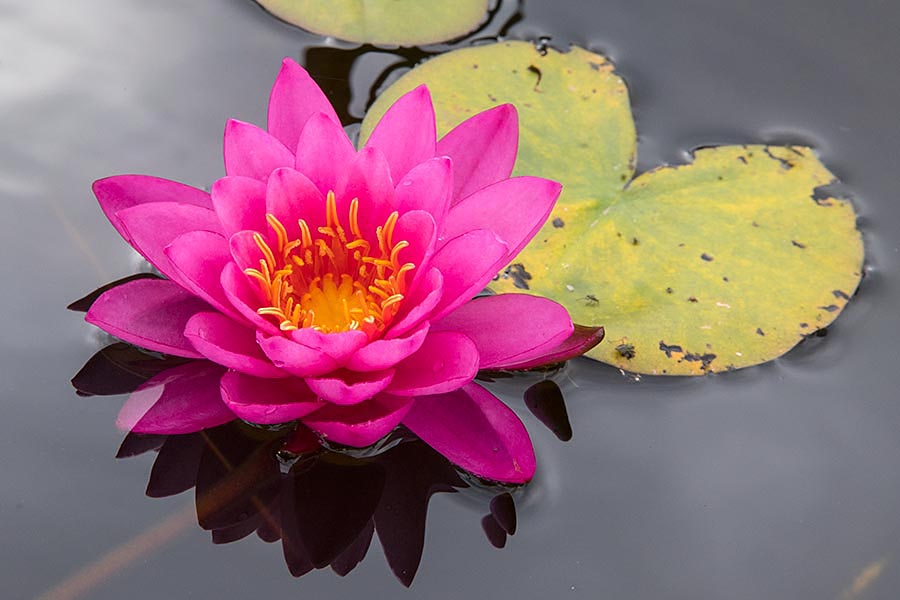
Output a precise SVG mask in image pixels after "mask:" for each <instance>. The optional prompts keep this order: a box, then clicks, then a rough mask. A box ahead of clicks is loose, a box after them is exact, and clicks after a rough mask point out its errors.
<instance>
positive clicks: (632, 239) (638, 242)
mask: <svg viewBox="0 0 900 600" xmlns="http://www.w3.org/2000/svg"><path fill="white" fill-rule="evenodd" d="M640 243H641V242H640V241H638V239H637V238H636V237H633V238H631V245H632V246H637V245H638V244H640Z"/></svg>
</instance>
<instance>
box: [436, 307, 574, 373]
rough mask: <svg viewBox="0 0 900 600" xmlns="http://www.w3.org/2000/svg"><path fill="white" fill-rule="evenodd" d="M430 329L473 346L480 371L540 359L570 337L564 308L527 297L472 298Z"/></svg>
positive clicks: (569, 321)
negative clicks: (461, 336) (459, 335)
mask: <svg viewBox="0 0 900 600" xmlns="http://www.w3.org/2000/svg"><path fill="white" fill-rule="evenodd" d="M433 326H434V330H435V331H456V332H458V333H463V334H465V335H466V336H468V337H469V339H471V340H472V341H473V342H475V346H476V347H477V348H478V353H479V355H480V356H481V360H480V363H479V368H480V369H503V368H506V366H507V365H512V364H516V363H520V362H524V361H528V360H531V359H533V358H536V357H540V356H543V355H544V354H545V353H546V352H547V351H550V350H552V349H554V348H556V347H557V346H559V344H561V343H562V342H564V341H565V340H567V339H568V338H569V336H570V335H571V334H572V319H571V318H569V313H568V312H566V309H565V308H563V307H562V306H560V305H559V304H557V303H556V302H553V301H552V300H548V299H546V298H541V297H538V296H529V295H527V294H500V295H499V296H482V297H480V298H475V299H473V300H470V301H469V302H467V303H465V304H463V305H462V306H460V307H459V308H457V309H456V310H454V311H453V312H452V313H450V314H449V315H447V316H446V317H444V318H443V319H441V320H440V321H438V322H436V323H433Z"/></svg>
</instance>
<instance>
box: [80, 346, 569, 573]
mask: <svg viewBox="0 0 900 600" xmlns="http://www.w3.org/2000/svg"><path fill="white" fill-rule="evenodd" d="M185 367H189V368H190V369H195V370H196V369H202V368H204V367H203V365H202V363H200V364H198V362H197V361H188V362H185V359H182V358H177V357H168V356H161V355H153V354H148V353H147V352H146V351H144V350H141V349H138V348H136V347H134V346H130V345H128V344H124V343H121V342H118V343H114V344H110V345H109V346H107V347H105V348H103V349H102V350H100V351H98V352H97V353H96V354H95V355H94V356H93V357H91V358H90V359H89V360H88V361H87V363H86V364H85V365H84V367H82V369H81V370H80V371H79V373H78V374H77V375H76V376H75V377H74V378H73V380H72V383H73V385H74V386H75V388H76V390H77V391H78V393H79V394H80V395H84V396H90V395H111V394H122V393H128V392H131V391H133V390H135V388H139V387H141V386H146V383H147V382H148V381H160V380H170V381H178V380H179V379H182V378H184V377H185V375H183V373H184V372H185ZM207 367H208V364H207ZM196 373H197V371H194V377H199V379H200V380H202V377H200V376H198V375H196ZM209 383H210V385H211V388H212V390H213V392H214V391H215V390H216V389H217V387H216V386H215V385H214V382H209ZM143 389H152V388H146V387H144V388H143ZM192 390H193V392H194V393H202V390H201V389H199V388H198V387H196V386H192ZM525 396H526V399H529V398H530V400H526V404H527V405H528V406H530V407H532V409H533V412H534V413H535V415H536V416H537V417H538V418H539V419H540V420H541V421H542V422H544V423H545V425H547V427H548V428H550V429H551V430H552V431H554V432H555V431H558V430H560V429H564V430H565V429H567V430H568V431H569V432H571V427H570V426H569V423H568V418H567V417H566V416H565V415H566V411H565V406H564V404H563V399H562V394H561V392H560V390H559V388H558V387H557V386H556V384H555V383H553V381H552V380H544V381H541V382H538V383H537V384H535V385H533V386H531V387H530V388H529V389H528V390H527V391H526V392H525ZM548 403H549V405H550V406H553V407H555V408H554V409H553V410H549V411H548V410H545V409H544V408H542V407H544V406H545V405H548ZM147 452H156V453H157V456H156V459H155V461H154V463H153V467H152V469H151V473H150V479H149V482H148V484H147V495H148V496H150V497H154V498H159V497H167V496H173V495H175V494H180V493H183V492H185V491H188V490H190V489H194V490H195V502H196V512H197V520H198V523H199V524H200V526H201V527H202V528H204V529H206V530H208V531H210V533H211V536H212V541H213V543H215V544H225V543H230V542H234V541H237V540H240V539H243V538H246V537H248V536H250V535H253V534H256V536H257V537H259V538H260V539H261V540H263V541H265V542H273V543H274V542H278V541H280V543H281V545H282V550H283V554H284V559H285V562H286V564H287V567H288V569H289V570H290V572H291V573H292V574H293V575H295V576H297V577H299V576H302V575H304V574H306V573H309V572H310V571H312V570H314V569H322V568H325V567H331V569H332V570H333V571H334V572H336V573H337V574H338V575H341V576H343V575H346V574H347V573H349V572H350V571H352V570H353V569H354V568H355V567H356V566H357V565H358V564H359V563H360V562H361V561H362V560H363V559H364V558H365V556H366V554H367V553H368V551H369V548H370V546H371V544H372V540H373V538H374V537H375V536H376V535H377V538H378V540H379V541H380V543H381V546H382V549H383V551H384V554H385V557H386V559H387V562H388V565H389V566H390V568H391V570H392V571H393V573H394V574H395V576H396V577H397V578H398V579H399V580H400V581H401V582H402V583H403V584H404V585H406V586H409V585H410V584H411V583H412V581H413V578H414V577H415V574H416V572H417V570H418V567H419V563H420V561H421V558H422V552H423V549H424V541H425V523H426V513H427V510H428V504H429V500H430V498H431V496H433V495H434V494H437V493H442V492H443V493H455V492H458V491H461V490H465V491H466V493H468V494H470V495H472V496H473V497H474V498H475V499H478V500H480V501H482V502H483V503H484V505H485V509H486V510H485V512H486V514H485V515H484V516H483V517H482V519H481V526H482V529H483V530H484V533H485V536H486V538H487V541H488V542H489V543H490V544H492V545H493V546H495V547H497V548H503V547H504V546H505V545H506V543H507V538H508V537H509V536H512V535H513V534H515V532H516V528H517V517H516V506H515V500H514V495H515V494H516V492H517V489H518V488H516V487H514V486H510V485H504V484H497V483H491V482H488V481H485V480H482V479H479V478H477V477H475V476H473V475H471V474H468V473H465V472H462V471H460V470H458V468H457V467H455V466H454V465H453V464H452V463H451V462H450V461H449V460H448V459H447V458H446V457H444V456H442V455H441V454H440V453H438V452H437V451H435V450H434V449H433V448H431V447H430V446H429V445H428V444H426V443H424V442H423V441H422V440H420V439H418V438H417V437H416V436H415V435H414V434H413V433H412V432H411V431H409V430H408V429H405V428H402V427H401V428H398V429H395V430H394V431H393V432H392V433H391V434H390V435H389V436H387V437H386V438H384V439H382V440H380V441H379V443H378V444H376V445H374V446H370V447H367V448H363V449H357V448H352V447H342V446H330V445H328V444H327V443H325V442H323V441H322V440H321V438H320V437H318V436H317V435H315V434H314V433H313V432H312V430H310V429H308V428H306V427H305V426H304V425H302V424H300V423H291V424H287V425H280V426H272V427H261V426H258V425H252V424H249V423H246V422H243V421H240V420H233V421H231V422H229V423H226V424H223V425H219V426H217V427H213V428H208V429H204V430H201V431H196V432H192V433H186V434H172V435H162V434H143V433H136V432H131V433H129V434H128V435H127V436H126V437H125V439H124V441H123V442H122V444H121V446H120V448H119V451H118V454H117V457H119V458H126V457H133V456H137V455H141V454H145V453H147ZM489 498H490V499H489Z"/></svg>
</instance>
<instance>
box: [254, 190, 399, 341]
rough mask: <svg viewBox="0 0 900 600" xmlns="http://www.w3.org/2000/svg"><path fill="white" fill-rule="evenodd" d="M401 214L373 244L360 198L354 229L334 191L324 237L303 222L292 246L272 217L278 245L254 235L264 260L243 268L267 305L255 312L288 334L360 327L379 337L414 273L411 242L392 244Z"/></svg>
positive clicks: (322, 231) (382, 229)
mask: <svg viewBox="0 0 900 600" xmlns="http://www.w3.org/2000/svg"><path fill="white" fill-rule="evenodd" d="M398 216H399V215H398V213H397V212H396V211H394V212H392V213H391V214H390V216H388V218H387V220H386V221H385V223H384V225H380V226H378V227H377V228H376V230H375V236H376V238H377V239H376V240H375V242H376V243H375V244H372V243H371V242H370V240H367V239H365V238H364V237H363V234H362V232H361V231H360V229H359V200H358V199H356V198H354V199H353V201H352V202H350V210H349V219H348V220H349V223H348V224H349V231H347V230H345V229H344V227H343V226H342V225H341V221H340V219H339V218H338V214H337V202H336V201H335V197H334V193H333V192H329V193H328V196H327V198H326V224H325V226H323V227H319V228H317V229H316V234H318V235H314V234H313V232H312V231H311V230H310V228H309V225H308V224H307V222H306V221H305V220H303V219H300V220H298V221H297V225H298V226H299V228H300V236H299V238H298V239H295V240H289V239H288V233H287V230H286V229H285V227H284V225H282V224H281V222H280V221H278V219H276V218H275V216H274V215H272V214H267V215H266V221H267V222H268V223H269V227H271V228H272V231H273V232H274V234H275V237H276V239H277V244H276V245H275V246H274V247H271V246H269V243H268V242H266V240H265V238H264V237H263V236H262V235H261V234H259V233H256V234H254V236H253V239H254V240H255V241H256V245H257V247H258V248H259V250H260V251H261V252H262V254H263V258H261V259H260V261H259V269H253V268H250V269H245V270H244V272H245V273H246V274H247V275H248V276H249V277H250V278H252V279H253V280H255V281H256V282H257V283H258V284H259V286H260V289H261V290H262V293H263V296H264V297H265V299H266V301H267V302H268V306H264V307H262V308H260V309H259V310H258V311H257V312H258V313H259V314H261V315H265V316H268V317H271V318H273V319H275V320H276V321H277V324H278V326H279V327H280V328H281V329H282V330H283V331H291V330H293V329H299V328H303V327H311V328H313V329H316V330H318V331H322V332H324V333H335V332H340V331H349V330H353V329H356V330H361V331H364V332H365V333H366V334H368V335H369V338H370V339H372V338H374V337H377V334H378V333H380V332H381V331H383V330H384V328H385V327H386V326H387V325H388V324H389V323H390V322H391V320H392V319H393V318H394V316H395V315H396V314H397V311H398V310H399V307H400V303H401V302H402V300H403V298H404V294H405V293H406V274H407V273H408V272H410V271H411V270H413V269H414V268H415V265H413V264H412V263H401V262H400V260H399V255H400V251H401V250H403V249H404V248H406V247H408V246H409V242H407V241H405V240H400V241H394V227H395V226H396V224H397V218H398Z"/></svg>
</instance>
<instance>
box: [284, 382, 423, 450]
mask: <svg viewBox="0 0 900 600" xmlns="http://www.w3.org/2000/svg"><path fill="white" fill-rule="evenodd" d="M411 406H412V399H411V398H400V397H396V396H389V395H387V394H380V395H378V396H376V397H374V398H372V399H371V400H369V401H368V402H363V403H362V404H357V405H355V406H336V405H333V406H326V407H325V408H322V409H321V410H318V411H316V412H314V413H313V414H311V415H310V416H308V417H304V418H303V419H301V420H302V421H303V423H304V424H305V425H306V426H307V427H309V428H310V429H313V430H314V431H317V432H318V433H319V434H321V435H322V436H323V437H325V438H326V439H328V440H329V441H331V442H336V443H338V444H345V445H347V446H356V447H362V446H368V445H369V444H374V443H375V442H377V441H378V440H380V439H381V438H383V437H384V436H385V435H387V434H388V433H390V432H391V430H392V429H394V427H396V426H397V425H398V424H399V423H400V421H401V420H402V419H403V417H405V416H406V414H407V412H408V411H409V409H410V407H411Z"/></svg>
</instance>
